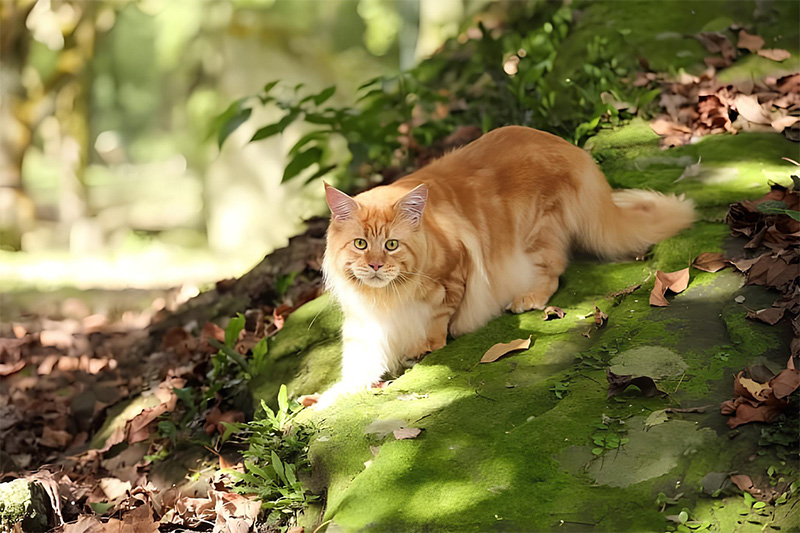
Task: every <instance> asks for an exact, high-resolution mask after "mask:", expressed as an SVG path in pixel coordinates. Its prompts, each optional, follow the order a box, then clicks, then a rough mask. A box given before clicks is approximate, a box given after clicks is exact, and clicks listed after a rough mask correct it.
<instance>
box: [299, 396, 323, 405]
mask: <svg viewBox="0 0 800 533" xmlns="http://www.w3.org/2000/svg"><path fill="white" fill-rule="evenodd" d="M298 401H299V402H300V405H302V406H303V407H311V406H312V405H314V404H315V403H317V402H318V401H319V394H306V395H305V396H300V398H298Z"/></svg>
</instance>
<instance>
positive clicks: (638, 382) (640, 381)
mask: <svg viewBox="0 0 800 533" xmlns="http://www.w3.org/2000/svg"><path fill="white" fill-rule="evenodd" d="M606 379H607V380H608V394H607V398H611V397H612V396H616V395H617V394H621V393H623V392H625V390H626V389H627V388H628V387H630V386H631V385H633V386H634V387H637V388H638V389H639V390H640V391H642V395H643V396H645V397H647V398H650V397H652V396H656V395H661V396H666V395H667V393H666V392H664V391H662V390H661V389H659V388H658V386H657V385H656V382H655V381H654V380H653V378H651V377H649V376H637V377H633V376H632V375H619V374H615V373H613V372H612V371H611V369H606Z"/></svg>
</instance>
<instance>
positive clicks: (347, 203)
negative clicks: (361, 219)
mask: <svg viewBox="0 0 800 533" xmlns="http://www.w3.org/2000/svg"><path fill="white" fill-rule="evenodd" d="M323 183H324V184H325V200H326V201H327V202H328V207H329V208H330V210H331V215H332V217H333V219H334V220H347V219H348V218H350V217H351V216H352V215H353V213H355V212H356V211H357V210H358V207H359V205H358V202H356V201H355V200H353V199H352V198H351V197H350V196H348V195H347V194H345V193H343V192H342V191H340V190H339V189H337V188H336V187H334V186H332V185H328V184H327V183H325V182H323Z"/></svg>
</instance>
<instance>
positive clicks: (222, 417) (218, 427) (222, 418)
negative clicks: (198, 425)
mask: <svg viewBox="0 0 800 533" xmlns="http://www.w3.org/2000/svg"><path fill="white" fill-rule="evenodd" d="M223 422H227V423H229V424H232V423H235V422H244V413H243V412H242V411H235V410H233V411H225V412H224V413H223V412H222V411H221V410H220V408H219V407H214V408H213V409H211V411H209V413H208V415H207V416H206V423H205V426H204V429H205V432H206V434H207V435H213V434H214V431H216V432H217V433H219V434H220V435H223V434H224V433H225V425H224V424H223Z"/></svg>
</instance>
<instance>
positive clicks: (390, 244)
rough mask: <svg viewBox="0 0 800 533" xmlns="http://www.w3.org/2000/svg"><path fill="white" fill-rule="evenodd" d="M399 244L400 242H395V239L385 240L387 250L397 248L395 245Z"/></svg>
mask: <svg viewBox="0 0 800 533" xmlns="http://www.w3.org/2000/svg"><path fill="white" fill-rule="evenodd" d="M399 245H400V243H399V242H397V239H389V240H388V241H386V249H387V250H389V251H390V252H391V251H392V250H397V247H398V246H399Z"/></svg>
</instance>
